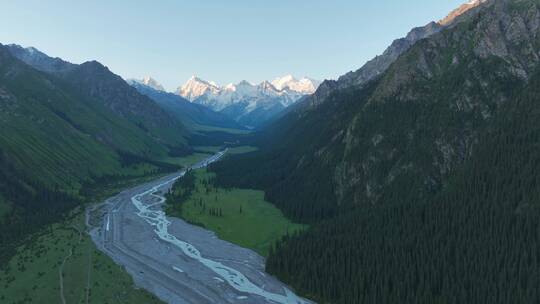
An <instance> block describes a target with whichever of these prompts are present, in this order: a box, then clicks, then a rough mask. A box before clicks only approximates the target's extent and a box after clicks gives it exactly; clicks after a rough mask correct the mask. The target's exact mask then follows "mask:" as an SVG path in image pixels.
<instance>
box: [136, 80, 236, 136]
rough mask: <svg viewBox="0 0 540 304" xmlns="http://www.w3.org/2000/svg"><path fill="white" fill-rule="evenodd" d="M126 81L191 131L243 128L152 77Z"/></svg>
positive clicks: (225, 116)
mask: <svg viewBox="0 0 540 304" xmlns="http://www.w3.org/2000/svg"><path fill="white" fill-rule="evenodd" d="M127 82H128V83H129V84H130V85H131V86H133V87H134V88H135V89H137V91H139V93H141V94H143V95H145V96H148V97H150V98H151V99H152V100H154V101H155V102H156V103H157V104H158V105H160V106H161V107H162V108H163V109H165V110H166V111H167V112H168V113H170V114H171V115H173V116H175V117H176V118H177V119H178V120H180V121H182V123H183V124H185V125H186V126H187V127H188V128H189V129H190V130H191V131H192V132H197V131H199V130H204V129H208V128H209V127H210V128H212V127H213V128H226V129H227V128H229V129H245V128H244V127H243V126H242V125H240V124H239V123H238V122H236V121H234V120H233V119H232V118H229V117H228V116H227V115H225V114H223V113H219V112H215V111H213V110H212V109H210V108H208V107H206V106H203V105H200V104H196V103H192V102H190V101H189V100H187V99H185V98H183V97H182V96H179V95H176V94H173V93H168V92H166V91H165V89H163V87H162V86H161V85H160V84H159V83H158V82H157V81H156V80H154V79H153V78H151V77H145V78H144V79H142V80H136V79H129V80H127Z"/></svg>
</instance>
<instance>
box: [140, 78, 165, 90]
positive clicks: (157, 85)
mask: <svg viewBox="0 0 540 304" xmlns="http://www.w3.org/2000/svg"><path fill="white" fill-rule="evenodd" d="M142 83H143V84H144V85H146V86H149V87H151V88H152V89H154V90H157V91H165V88H164V87H163V86H162V85H161V84H160V83H159V82H157V81H156V80H155V79H154V78H152V77H150V76H146V77H144V78H143V80H142Z"/></svg>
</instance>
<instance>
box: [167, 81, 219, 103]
mask: <svg viewBox="0 0 540 304" xmlns="http://www.w3.org/2000/svg"><path fill="white" fill-rule="evenodd" d="M220 91H221V88H219V87H218V86H217V85H216V83H215V82H208V81H205V80H202V79H200V78H198V77H197V76H192V77H191V78H190V79H189V80H188V81H187V82H186V83H185V84H184V85H182V86H181V87H180V88H178V90H177V92H176V93H177V94H178V95H180V96H182V97H184V98H186V99H188V100H190V101H194V100H195V99H197V98H199V97H201V96H203V95H205V94H218V93H219V92H220Z"/></svg>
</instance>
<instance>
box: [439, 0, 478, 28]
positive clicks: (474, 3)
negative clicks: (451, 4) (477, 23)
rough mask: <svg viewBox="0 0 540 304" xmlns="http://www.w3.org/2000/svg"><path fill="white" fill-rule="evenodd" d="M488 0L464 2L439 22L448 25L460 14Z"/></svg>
mask: <svg viewBox="0 0 540 304" xmlns="http://www.w3.org/2000/svg"><path fill="white" fill-rule="evenodd" d="M487 1H488V0H470V1H468V2H467V3H464V4H462V5H461V6H460V7H458V8H456V9H455V10H453V11H452V12H450V14H448V16H446V17H445V18H443V19H441V20H440V21H439V22H438V23H439V24H440V25H442V26H448V25H450V24H452V23H453V22H454V20H456V18H458V17H459V16H461V15H463V14H465V13H466V12H468V11H469V10H471V9H473V8H476V7H478V6H480V5H481V4H484V3H486V2H487Z"/></svg>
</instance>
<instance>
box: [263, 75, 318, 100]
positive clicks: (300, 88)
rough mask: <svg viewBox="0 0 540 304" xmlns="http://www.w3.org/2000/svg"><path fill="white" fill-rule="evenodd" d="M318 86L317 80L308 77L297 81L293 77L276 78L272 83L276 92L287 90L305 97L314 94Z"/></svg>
mask: <svg viewBox="0 0 540 304" xmlns="http://www.w3.org/2000/svg"><path fill="white" fill-rule="evenodd" d="M320 84H321V82H320V81H318V80H314V79H311V78H308V77H304V78H302V79H300V80H298V79H296V78H294V76H293V75H286V76H283V77H278V78H276V79H274V80H273V81H272V85H273V86H274V87H275V88H276V89H278V90H285V89H289V90H292V91H294V92H298V93H302V94H306V95H307V94H313V93H315V91H316V90H317V88H318V87H319V85H320Z"/></svg>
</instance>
